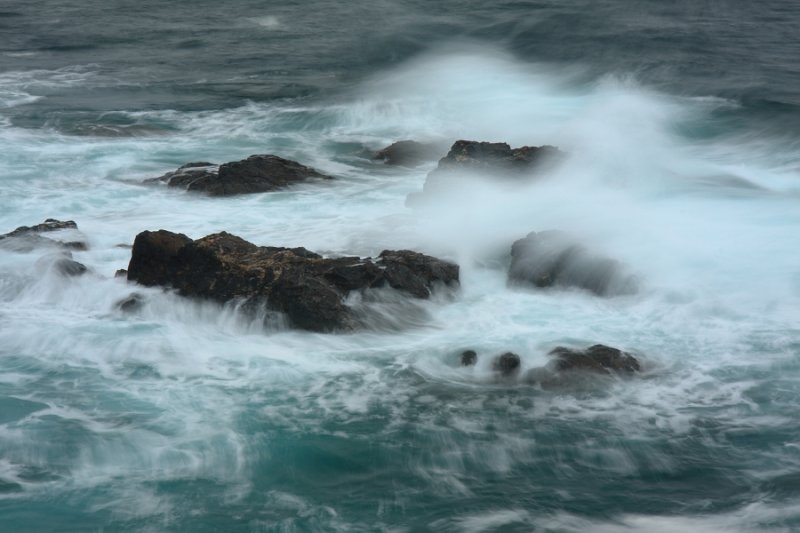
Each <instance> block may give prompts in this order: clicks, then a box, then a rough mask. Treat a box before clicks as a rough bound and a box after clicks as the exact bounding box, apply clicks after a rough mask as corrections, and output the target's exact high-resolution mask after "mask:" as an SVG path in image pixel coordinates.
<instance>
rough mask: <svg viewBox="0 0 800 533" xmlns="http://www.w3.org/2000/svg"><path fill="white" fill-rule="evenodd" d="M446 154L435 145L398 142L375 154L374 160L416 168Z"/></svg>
mask: <svg viewBox="0 0 800 533" xmlns="http://www.w3.org/2000/svg"><path fill="white" fill-rule="evenodd" d="M442 152H444V150H442V149H441V147H440V146H438V145H435V144H424V143H420V142H417V141H397V142H395V143H392V144H390V145H389V146H387V147H386V148H384V149H383V150H380V151H378V152H376V153H375V156H374V157H373V159H379V160H382V161H383V162H384V163H385V164H387V165H400V166H404V167H415V166H418V165H421V164H422V163H425V162H426V161H433V160H435V159H436V158H437V157H439V155H440V154H441V153H442Z"/></svg>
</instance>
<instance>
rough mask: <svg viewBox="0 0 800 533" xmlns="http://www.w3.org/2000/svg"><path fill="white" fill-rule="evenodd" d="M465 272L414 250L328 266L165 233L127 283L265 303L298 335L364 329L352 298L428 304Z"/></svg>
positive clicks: (226, 237) (303, 254) (141, 248)
mask: <svg viewBox="0 0 800 533" xmlns="http://www.w3.org/2000/svg"><path fill="white" fill-rule="evenodd" d="M458 270H459V269H458V265H455V264H453V263H449V262H447V261H442V260H440V259H436V258H434V257H430V256H427V255H423V254H421V253H418V252H413V251H409V250H400V251H388V250H387V251H384V252H382V253H381V254H380V255H379V256H378V259H377V260H372V259H362V258H360V257H336V258H324V257H322V256H321V255H319V254H316V253H313V252H310V251H308V250H306V249H305V248H276V247H266V246H256V245H255V244H252V243H250V242H247V241H245V240H244V239H241V238H239V237H237V236H235V235H231V234H229V233H225V232H222V233H216V234H213V235H208V236H206V237H203V238H202V239H198V240H192V239H190V238H189V237H187V236H186V235H182V234H177V233H172V232H169V231H165V230H159V231H145V232H142V233H140V234H139V235H137V236H136V240H135V241H134V244H133V250H132V254H131V261H130V264H129V265H128V279H129V280H131V281H136V282H138V283H140V284H142V285H147V286H164V287H172V288H174V289H176V290H177V291H178V292H179V293H180V294H182V295H184V296H190V297H199V298H206V299H211V300H215V301H218V302H226V301H230V300H234V299H241V300H245V301H247V302H248V303H266V304H267V305H268V306H269V307H271V308H272V309H276V310H278V311H282V312H284V313H285V314H286V315H287V316H288V318H289V320H290V321H291V322H292V324H293V325H294V326H296V327H299V328H302V329H307V330H313V331H332V330H348V329H352V328H354V327H356V326H357V321H356V319H355V317H354V315H353V313H352V310H351V309H350V308H349V307H348V306H347V304H346V303H345V297H346V296H347V294H348V293H349V292H351V291H356V290H362V289H369V288H377V287H383V286H388V287H391V288H393V289H396V290H399V291H403V292H405V293H407V294H409V295H411V296H413V297H416V298H428V297H429V296H430V295H431V291H432V290H433V289H434V287H435V286H436V285H438V284H442V285H455V284H457V283H458Z"/></svg>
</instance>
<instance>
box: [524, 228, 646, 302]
mask: <svg viewBox="0 0 800 533" xmlns="http://www.w3.org/2000/svg"><path fill="white" fill-rule="evenodd" d="M508 279H509V281H511V282H517V283H524V284H528V285H533V286H534V287H539V288H545V287H554V286H560V287H579V288H582V289H586V290H589V291H591V292H593V293H595V294H597V295H598V296H614V295H622V294H633V293H635V292H636V291H637V281H636V278H635V276H632V275H630V274H628V273H626V272H625V267H624V265H623V264H622V263H620V262H619V261H616V260H614V259H609V258H607V257H602V256H599V255H595V254H593V253H591V252H589V251H588V250H587V249H586V248H584V247H583V246H581V245H579V244H576V243H575V241H574V240H572V239H570V238H569V236H568V235H567V234H566V233H563V232H560V231H542V232H539V233H536V232H533V233H529V234H528V236H527V237H525V238H524V239H520V240H518V241H516V242H515V243H514V244H513V246H512V247H511V267H510V269H509V272H508Z"/></svg>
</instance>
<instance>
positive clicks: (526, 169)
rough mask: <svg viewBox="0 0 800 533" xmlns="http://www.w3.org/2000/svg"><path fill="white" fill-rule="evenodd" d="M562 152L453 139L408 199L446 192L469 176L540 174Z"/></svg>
mask: <svg viewBox="0 0 800 533" xmlns="http://www.w3.org/2000/svg"><path fill="white" fill-rule="evenodd" d="M562 156H563V154H562V152H561V151H559V150H558V148H555V147H553V146H522V147H520V148H511V147H510V146H509V145H508V144H506V143H491V142H478V141H464V140H462V141H456V142H455V143H454V144H453V146H452V147H451V148H450V151H449V152H448V153H447V155H446V156H444V157H443V158H441V159H440V160H439V165H438V166H437V167H436V168H435V169H434V170H433V171H431V172H430V173H429V174H428V177H427V178H426V180H425V184H424V185H423V187H422V192H421V193H412V194H411V195H409V197H408V200H407V203H408V204H410V205H416V204H418V203H419V202H422V201H424V199H425V198H426V197H429V196H430V195H436V194H438V193H446V192H447V191H448V190H449V189H450V188H457V187H460V186H463V184H464V183H465V181H464V180H465V178H468V177H470V176H476V175H477V176H480V177H485V176H491V177H492V178H496V179H497V178H506V179H510V180H511V181H512V182H517V181H519V180H520V179H524V178H528V177H532V176H536V175H538V174H541V171H542V170H544V169H545V168H546V167H547V165H550V164H553V163H554V162H557V161H558V160H559V159H560V158H561V157H562Z"/></svg>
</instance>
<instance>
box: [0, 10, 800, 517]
mask: <svg viewBox="0 0 800 533" xmlns="http://www.w3.org/2000/svg"><path fill="white" fill-rule="evenodd" d="M93 5H94V4H92V3H88V4H87V3H85V2H83V3H80V5H79V4H78V3H75V2H67V1H59V2H53V3H52V6H50V7H51V9H48V10H39V9H37V8H35V7H34V6H29V5H27V4H23V3H21V2H11V3H10V4H9V7H7V8H6V7H5V5H4V7H3V13H2V14H0V31H2V35H3V36H5V37H7V39H5V40H4V41H2V42H3V44H2V47H0V66H2V69H3V70H2V72H0V144H1V145H2V146H3V150H0V163H2V168H3V169H4V172H3V175H2V178H0V233H3V232H6V231H11V230H12V229H14V228H15V227H17V226H19V225H23V224H24V225H30V224H35V223H38V222H41V221H42V220H44V219H45V218H48V217H56V218H60V219H72V220H75V221H76V222H77V223H78V226H79V229H80V231H81V232H82V233H83V234H84V235H85V237H86V239H87V240H88V242H89V245H90V247H89V250H88V251H84V252H74V258H75V259H76V260H78V261H80V262H81V263H83V264H85V265H86V266H87V267H88V268H89V269H90V273H89V274H88V275H86V276H83V277H79V278H64V277H62V276H60V275H59V274H58V273H57V272H56V271H54V269H53V268H52V265H53V261H54V257H53V256H51V255H48V254H47V253H46V252H45V251H42V250H37V251H33V252H28V253H18V252H11V251H7V250H0V531H14V532H17V531H19V532H40V531H59V532H61V531H76V532H83V531H104V532H109V531H137V532H161V531H191V532H202V531H226V532H227V531H232V532H233V531H247V532H250V531H253V532H261V531H428V530H431V531H531V530H536V531H554V532H555V531H559V532H562V531H600V532H611V531H613V532H622V531H625V532H628V531H646V532H653V531H656V532H659V531H665V532H671V531H709V532H723V531H724V532H730V531H743V532H744V531H746V532H750V531H794V530H797V529H800V500H799V497H800V476H798V472H799V471H800V429H798V424H797V409H798V404H800V401H799V400H798V398H800V394H798V393H799V392H800V390H799V389H800V363H799V361H800V359H799V358H798V356H800V328H799V327H798V319H799V318H800V312H798V309H800V306H799V305H798V304H800V266H798V262H797V260H796V254H795V253H794V243H795V242H796V240H797V235H798V232H799V231H800V207H798V205H800V204H798V197H799V195H800V181H798V177H799V176H798V169H800V158H798V152H797V146H798V131H797V129H796V127H797V122H796V120H795V118H796V115H797V111H796V106H797V105H798V103H800V97H798V94H797V93H796V84H793V82H794V81H796V79H797V70H796V69H797V66H796V64H795V63H796V62H795V61H794V59H793V58H794V57H796V55H794V54H792V51H793V50H796V49H797V48H798V43H797V38H796V37H794V36H793V33H791V32H789V31H788V30H787V25H789V26H791V23H792V21H796V20H797V15H796V14H795V13H794V11H795V8H794V7H793V6H792V5H789V3H787V2H770V3H766V4H762V5H761V6H760V7H759V9H758V10H757V13H752V12H751V11H750V8H747V7H743V6H738V7H732V6H725V7H724V8H723V7H721V6H720V5H718V4H711V3H704V4H702V5H700V4H688V3H678V4H674V6H673V7H665V6H661V5H658V4H656V3H643V4H641V7H639V8H637V9H631V8H630V7H629V6H626V5H625V4H622V3H618V2H604V3H602V4H599V5H597V6H596V8H595V10H593V11H592V12H591V13H589V12H587V10H586V8H585V5H584V3H581V2H573V3H569V4H563V5H562V4H559V5H556V4H550V3H547V2H537V3H503V4H500V5H497V6H491V7H486V6H483V5H481V6H477V5H475V4H473V3H470V2H456V1H453V2H444V3H440V4H437V6H436V7H430V6H427V7H426V6H425V5H423V4H421V3H417V2H382V3H377V4H375V3H370V4H366V3H362V4H359V3H354V4H352V5H351V6H350V7H341V6H335V5H329V4H322V3H320V4H319V5H316V4H315V8H309V7H308V6H307V5H306V4H302V5H301V4H299V3H298V4H297V5H295V4H291V3H289V4H286V3H283V4H281V5H275V6H271V7H270V6H269V5H267V4H261V3H256V2H250V3H248V2H237V3H234V4H233V5H230V6H226V7H225V8H224V9H223V8H222V7H220V6H214V5H211V4H210V3H209V4H208V5H205V6H204V7H203V6H202V5H201V7H203V8H202V9H201V8H200V7H198V8H196V9H192V10H188V9H187V8H182V7H180V6H170V7H166V6H161V5H157V4H156V3H154V2H151V3H148V2H139V3H136V4H132V3H131V4H127V3H123V4H120V6H118V8H117V9H115V10H108V9H106V10H101V9H99V7H98V8H94V7H92V6H93ZM792 27H793V26H792ZM325 30H329V31H325ZM777 42H780V44H781V46H779V47H776V43H777ZM154 51H158V55H157V56H156V55H154ZM154 57H157V58H158V59H154ZM743 58H745V59H747V60H746V61H745V60H743ZM734 67H736V68H734ZM405 138H414V139H419V140H431V141H441V142H444V143H446V144H447V143H450V142H452V141H453V140H455V139H459V138H468V139H480V140H492V141H507V142H509V143H511V144H512V145H514V146H518V145H523V144H534V145H540V144H553V145H556V146H559V147H560V148H561V149H562V150H564V151H565V152H566V153H567V154H568V157H567V159H566V160H565V161H564V162H563V164H562V165H561V166H560V167H558V168H557V169H555V170H553V171H552V172H551V173H550V174H548V175H547V176H546V177H544V178H543V179H541V180H538V181H536V182H534V183H531V184H530V185H528V186H524V187H520V188H515V189H509V188H507V187H505V186H502V185H498V183H497V182H496V181H493V180H492V179H491V178H490V177H487V179H485V180H478V181H473V182H465V183H464V184H463V185H462V186H460V187H458V188H457V189H456V188H453V189H452V190H448V191H446V192H445V193H444V194H443V195H442V196H440V197H438V198H435V199H434V201H432V202H431V204H430V205H429V206H426V207H419V208H414V209H412V208H409V207H406V205H405V198H406V196H407V195H408V194H409V193H412V192H416V191H419V190H421V188H422V184H423V183H424V181H425V176H426V174H427V173H428V171H430V170H431V169H432V168H434V166H435V164H436V163H435V162H431V163H427V164H425V165H422V166H420V167H418V168H414V169H406V168H391V167H386V166H383V165H382V164H381V163H377V162H374V161H371V160H370V159H369V158H368V157H365V153H367V152H368V151H369V150H372V149H378V148H381V147H383V146H385V145H386V144H388V143H390V142H392V141H394V140H398V139H405ZM253 153H276V154H279V155H282V156H285V157H289V158H292V159H297V160H298V161H301V162H303V163H305V164H309V165H313V166H315V167H317V168H318V169H320V170H321V171H324V172H326V173H328V174H331V175H333V176H335V177H336V178H337V179H336V180H335V181H334V182H331V183H326V184H323V185H319V184H309V185H304V186H299V187H297V188H293V189H290V190H286V191H282V192H277V193H270V194H261V195H251V196H244V197H234V198H205V197H200V196H194V195H187V194H183V193H181V192H178V191H174V190H165V189H163V188H151V187H144V186H142V185H141V181H142V180H143V179H145V178H149V177H153V176H157V175H160V174H162V173H163V172H165V171H168V170H171V169H174V168H175V167H177V166H179V165H180V164H183V163H185V162H187V161H196V160H210V161H214V162H223V161H231V160H236V159H239V158H242V157H245V156H247V155H249V154H253ZM160 228H164V229H168V230H171V231H177V232H183V233H186V234H187V235H189V236H191V237H193V238H198V237H202V236H204V235H206V234H209V233H213V232H216V231H220V230H225V231H229V232H231V233H234V234H237V235H240V236H242V237H244V238H246V239H248V240H250V241H252V242H255V243H258V244H261V245H271V246H305V247H307V248H309V249H311V250H315V251H319V252H322V253H330V254H359V255H363V256H367V255H375V254H377V253H379V252H380V251H381V250H383V249H386V248H392V249H399V248H411V249H417V250H421V251H425V252H428V253H431V254H434V255H437V256H440V257H446V258H450V259H452V260H455V261H457V262H458V263H459V264H460V265H461V273H462V275H461V278H462V284H461V288H460V290H459V291H458V293H456V294H455V295H439V296H438V297H436V298H434V299H432V300H431V301H426V302H414V303H412V304H408V305H404V306H400V307H397V306H392V305H389V304H387V305H386V306H385V307H383V308H381V307H380V306H378V308H377V309H376V311H375V312H376V317H375V324H376V326H375V328H374V329H371V330H367V331H362V332H359V333H352V334H328V335H325V334H315V333H308V332H300V331H292V330H289V329H286V328H285V327H283V326H282V325H281V321H280V320H272V321H268V322H267V323H264V321H262V320H259V319H254V318H252V317H249V316H247V315H244V314H242V313H240V312H239V311H238V310H237V309H236V308H235V307H233V306H226V307H220V306H217V305H212V304H209V303H200V302H193V301H187V300H184V299H181V298H179V297H177V296H175V295H173V294H170V293H165V292H162V291H160V290H158V289H147V288H143V287H138V286H135V285H133V284H129V283H128V282H126V281H125V280H122V279H119V278H114V272H115V270H116V269H118V268H124V267H125V266H126V265H127V262H128V260H129V258H130V249H129V248H126V247H125V246H119V245H129V244H130V243H132V241H133V238H134V236H135V235H136V234H137V233H139V232H140V231H143V230H154V229H160ZM551 228H557V229H563V230H567V231H570V232H571V233H573V234H574V235H575V236H576V237H577V238H578V239H580V240H581V241H582V242H584V243H585V244H586V245H587V246H589V247H591V248H592V249H595V250H597V251H599V252H602V253H603V254H605V255H609V256H611V257H614V258H617V259H619V260H621V261H623V262H625V263H626V264H627V265H628V266H629V267H630V269H631V270H632V271H633V272H634V273H635V274H636V275H637V276H638V277H639V279H640V281H641V284H642V291H641V292H640V293H639V294H637V295H635V296H625V297H618V298H611V299H598V298H595V297H593V296H591V295H590V294H585V293H582V292H575V291H569V290H560V291H549V292H534V291H528V290H525V289H520V288H518V287H509V286H507V284H506V271H505V268H506V265H507V261H508V253H509V250H510V245H511V243H512V242H513V241H514V240H516V239H518V238H521V237H523V236H524V235H526V234H527V233H528V232H530V231H539V230H544V229H551ZM132 292H137V293H139V294H141V295H142V296H143V297H144V299H145V305H144V307H143V308H142V310H141V311H140V312H138V313H136V314H132V315H131V314H123V313H121V312H120V311H119V310H117V308H116V307H115V302H117V301H118V300H120V299H122V298H125V297H127V296H128V295H130V294H131V293H132ZM356 298H357V297H356ZM598 342H602V343H605V344H609V345H612V346H618V347H620V348H623V349H626V350H630V351H632V352H634V353H636V354H637V355H638V356H639V358H640V359H641V361H642V363H643V365H644V372H643V373H642V375H641V376H640V377H637V378H636V379H631V380H622V379H610V378H609V379H605V380H598V381H596V382H591V383H575V384H572V385H568V386H564V387H563V388H557V389H547V390H542V389H541V388H539V387H535V386H532V385H529V384H527V383H524V382H517V381H510V382H498V381H497V380H496V379H495V378H494V376H493V374H492V372H491V369H490V366H491V361H490V359H491V357H490V356H491V355H492V354H496V353H502V352H504V351H508V350H512V351H514V352H516V353H518V354H520V356H521V359H522V366H523V370H527V369H530V368H534V367H537V366H541V365H543V364H545V363H546V361H547V355H546V354H547V352H548V351H549V349H551V348H552V347H554V346H556V345H574V346H586V345H589V344H594V343H598ZM467 348H472V349H475V350H477V351H478V352H479V354H480V358H479V362H478V365H477V366H476V367H475V368H462V367H461V366H460V365H459V354H460V353H461V351H462V350H464V349H467Z"/></svg>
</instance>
